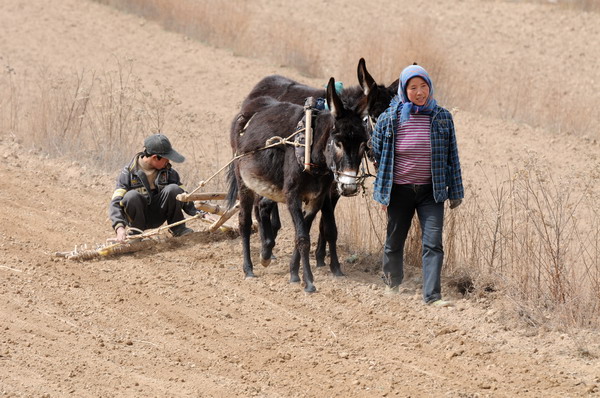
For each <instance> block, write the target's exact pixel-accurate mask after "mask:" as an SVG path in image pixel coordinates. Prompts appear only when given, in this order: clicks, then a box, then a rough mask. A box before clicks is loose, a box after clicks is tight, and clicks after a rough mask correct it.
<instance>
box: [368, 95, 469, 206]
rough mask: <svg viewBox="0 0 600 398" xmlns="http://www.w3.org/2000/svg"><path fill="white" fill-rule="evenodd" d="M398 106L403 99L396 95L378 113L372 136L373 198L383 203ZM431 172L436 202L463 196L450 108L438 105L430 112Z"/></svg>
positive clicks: (387, 200)
mask: <svg viewBox="0 0 600 398" xmlns="http://www.w3.org/2000/svg"><path fill="white" fill-rule="evenodd" d="M400 109H402V102H401V101H400V98H399V97H398V96H396V97H394V98H393V99H392V102H391V103H390V106H389V108H388V109H387V110H386V111H385V112H383V113H382V114H381V116H379V119H378V120H377V125H376V126H375V130H374V131H373V135H372V137H371V139H372V144H373V155H374V156H375V161H376V162H377V166H378V169H377V177H376V178H375V189H374V191H375V192H374V193H373V198H374V199H375V200H376V201H378V202H379V203H381V204H384V205H386V206H387V205H389V204H390V193H391V192H392V184H393V180H394V147H395V136H396V131H397V130H398V112H399V111H400ZM431 175H432V183H433V197H434V199H435V201H436V202H438V203H439V202H443V201H445V200H446V199H462V198H463V197H464V196H465V193H464V188H463V184H462V176H461V171H460V161H459V160H458V148H457V145H456V135H455V134H454V121H453V120H452V115H451V114H450V112H448V111H447V110H446V109H444V108H442V107H441V106H436V107H435V109H434V110H433V113H432V115H431Z"/></svg>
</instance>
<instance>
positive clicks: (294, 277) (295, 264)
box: [290, 246, 300, 283]
mask: <svg viewBox="0 0 600 398" xmlns="http://www.w3.org/2000/svg"><path fill="white" fill-rule="evenodd" d="M290 283H300V252H299V251H298V248H297V247H296V246H294V252H293V253H292V259H291V260H290Z"/></svg>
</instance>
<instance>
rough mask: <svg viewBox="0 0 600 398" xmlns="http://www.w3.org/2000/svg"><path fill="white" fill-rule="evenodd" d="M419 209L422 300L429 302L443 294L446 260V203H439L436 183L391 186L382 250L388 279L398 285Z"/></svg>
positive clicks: (384, 270) (402, 276)
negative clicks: (412, 226) (444, 229)
mask: <svg viewBox="0 0 600 398" xmlns="http://www.w3.org/2000/svg"><path fill="white" fill-rule="evenodd" d="M415 211H416V212H417V216H418V218H419V223H420V224H421V231H422V244H423V300H424V301H425V302H426V303H429V302H431V301H435V300H439V299H441V298H442V293H441V273H442V263H443V262H444V248H443V246H442V230H443V224H444V203H443V202H442V203H436V202H435V200H434V198H433V187H432V185H431V184H428V185H413V184H407V185H397V184H394V185H393V186H392V193H391V197H390V204H389V206H388V209H387V215H388V224H387V235H386V241H385V247H384V251H383V274H384V277H385V279H386V283H388V285H390V286H397V285H399V284H400V283H402V279H403V278H404V243H405V242H406V237H407V236H408V231H409V229H410V225H411V222H412V219H413V216H414V214H415Z"/></svg>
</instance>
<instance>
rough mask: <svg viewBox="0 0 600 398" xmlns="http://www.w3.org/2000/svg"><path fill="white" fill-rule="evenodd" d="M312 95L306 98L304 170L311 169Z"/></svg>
mask: <svg viewBox="0 0 600 398" xmlns="http://www.w3.org/2000/svg"><path fill="white" fill-rule="evenodd" d="M311 103H312V97H310V98H307V99H306V103H305V105H304V109H305V111H306V118H305V124H306V131H305V134H304V171H310V149H311V147H312V138H313V136H312V107H311Z"/></svg>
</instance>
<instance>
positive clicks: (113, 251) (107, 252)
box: [54, 192, 239, 261]
mask: <svg viewBox="0 0 600 398" xmlns="http://www.w3.org/2000/svg"><path fill="white" fill-rule="evenodd" d="M226 196H227V194H226V193H222V192H194V193H189V194H188V193H183V194H179V195H177V200H179V201H181V202H194V206H195V207H196V209H198V210H201V211H202V212H203V213H202V214H196V215H195V216H193V217H189V218H185V219H183V220H181V221H178V222H176V223H173V224H169V225H164V226H161V227H159V228H156V229H153V230H147V231H145V232H143V233H141V234H137V235H128V236H127V238H126V240H125V241H124V242H115V240H114V239H108V240H107V243H106V244H98V245H94V246H93V247H88V246H87V245H82V246H76V247H75V249H74V250H73V251H69V252H56V253H54V256H55V257H63V258H66V259H69V260H77V261H83V260H91V259H94V258H100V257H107V256H112V255H119V254H125V253H133V252H138V251H141V250H145V249H148V248H150V247H153V246H155V245H157V244H159V243H163V242H167V241H168V240H169V239H171V238H170V236H167V235H165V234H164V233H163V232H165V231H167V230H168V229H169V228H171V227H175V226H177V225H180V224H183V223H187V222H189V221H192V220H196V219H199V220H201V221H203V222H207V223H210V224H211V225H210V226H209V227H208V231H209V232H214V231H216V230H218V229H219V230H221V231H223V232H232V231H237V227H235V226H233V225H231V224H228V223H227V221H228V220H229V219H230V218H231V217H232V216H233V215H234V214H235V213H237V212H238V211H239V203H236V204H235V206H233V207H232V208H231V209H226V208H225V207H224V206H220V205H218V204H215V203H211V201H215V200H224V199H225V198H226Z"/></svg>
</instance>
